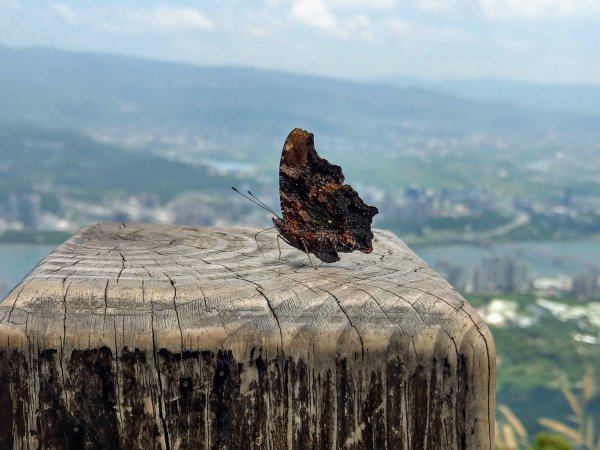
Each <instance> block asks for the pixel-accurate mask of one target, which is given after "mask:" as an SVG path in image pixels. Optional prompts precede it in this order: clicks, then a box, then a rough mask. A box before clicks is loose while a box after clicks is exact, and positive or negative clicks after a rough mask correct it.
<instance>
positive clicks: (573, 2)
mask: <svg viewBox="0 0 600 450" xmlns="http://www.w3.org/2000/svg"><path fill="white" fill-rule="evenodd" d="M481 9H482V12H483V14H484V15H485V16H486V17H489V18H492V19H503V18H511V17H522V18H528V19H539V18H547V17H572V16H587V15H596V14H599V13H600V2H598V1H597V0H527V1H524V0H481Z"/></svg>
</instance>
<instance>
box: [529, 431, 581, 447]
mask: <svg viewBox="0 0 600 450" xmlns="http://www.w3.org/2000/svg"><path fill="white" fill-rule="evenodd" d="M529 449H530V450H573V447H572V446H571V445H569V443H568V442H567V441H566V440H565V438H563V437H562V436H557V435H555V434H548V433H539V434H538V435H537V436H536V438H535V441H534V442H533V445H532V446H531V447H529Z"/></svg>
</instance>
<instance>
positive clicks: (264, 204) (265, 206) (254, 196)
mask: <svg viewBox="0 0 600 450" xmlns="http://www.w3.org/2000/svg"><path fill="white" fill-rule="evenodd" d="M248 194H250V196H251V197H252V198H253V199H255V200H256V201H257V202H259V203H260V204H261V205H263V207H264V208H266V209H267V210H268V211H271V214H273V215H274V216H275V217H278V218H280V219H281V217H279V214H277V213H276V212H275V211H273V208H271V207H270V206H269V205H267V204H266V203H265V202H263V201H262V200H261V199H260V198H258V197H257V196H256V195H254V194H253V193H252V192H250V191H248Z"/></svg>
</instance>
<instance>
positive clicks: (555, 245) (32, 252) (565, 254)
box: [0, 239, 600, 297]
mask: <svg viewBox="0 0 600 450" xmlns="http://www.w3.org/2000/svg"><path fill="white" fill-rule="evenodd" d="M53 248H54V246H51V245H23V244H5V245H0V297H4V295H5V294H6V293H7V292H8V290H10V289H12V287H13V286H15V285H16V284H17V283H18V282H19V281H21V280H22V279H23V277H25V276H26V275H27V274H28V273H29V271H31V269H33V268H34V267H35V265H36V264H37V263H38V262H39V261H40V260H41V259H43V258H44V257H45V256H46V255H47V254H48V253H50V251H52V250H53ZM413 250H414V251H415V252H416V253H417V254H418V255H419V256H420V257H421V258H423V259H424V260H425V261H427V263H428V264H430V265H431V266H435V264H436V263H437V262H438V261H441V260H446V261H449V262H451V263H453V264H456V265H461V266H463V267H465V268H466V269H470V268H473V267H475V266H476V265H478V264H479V263H480V262H481V260H482V259H483V258H484V257H488V256H492V255H513V256H516V257H517V258H519V259H521V261H523V262H524V263H525V264H527V266H528V271H529V274H530V276H541V275H559V274H565V275H575V274H578V273H585V272H587V271H589V270H590V269H593V268H600V239H585V240H576V241H540V242H502V243H498V244H493V245H490V246H476V245H472V244H449V245H433V246H414V247H413Z"/></svg>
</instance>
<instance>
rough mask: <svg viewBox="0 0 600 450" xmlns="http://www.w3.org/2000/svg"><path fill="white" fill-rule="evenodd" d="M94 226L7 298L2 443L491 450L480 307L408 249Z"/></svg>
mask: <svg viewBox="0 0 600 450" xmlns="http://www.w3.org/2000/svg"><path fill="white" fill-rule="evenodd" d="M255 232H256V230H254V229H248V228H185V227H175V226H155V225H152V226H150V225H127V226H123V225H117V224H102V225H94V226H91V227H88V228H86V229H85V230H84V231H83V232H81V233H80V234H79V235H77V236H76V237H74V238H73V239H71V240H70V241H68V242H67V243H65V244H63V245H62V246H60V247H59V248H58V249H56V250H55V251H54V252H52V253H51V254H50V255H49V256H48V257H47V258H46V259H45V260H44V261H43V262H42V263H41V264H40V265H39V266H38V267H37V268H36V269H35V270H34V271H33V272H32V273H31V274H29V275H28V276H27V278H25V280H24V281H23V282H22V283H21V284H20V285H19V286H17V287H16V288H15V289H14V290H13V291H12V292H11V293H10V294H9V295H8V297H7V298H6V299H5V301H4V302H3V303H2V304H0V405H1V406H0V449H11V448H13V449H38V448H43V449H66V448H69V449H84V448H85V449H120V448H122V449H134V448H137V449H209V448H211V449H212V448H223V449H236V450H237V449H338V448H347V449H404V450H419V449H424V450H432V449H443V450H449V449H474V450H485V449H491V448H492V440H493V424H494V402H495V355H494V345H493V341H492V338H491V335H490V333H489V330H488V329H487V328H486V326H485V325H484V324H483V323H482V322H481V319H480V318H479V317H478V315H477V314H476V312H475V311H474V310H473V309H472V308H471V307H470V306H469V305H468V304H467V303H466V302H465V300H464V299H463V298H462V297H461V296H460V295H459V294H458V293H456V291H455V290H454V289H453V288H452V287H451V286H449V285H448V284H447V283H446V282H445V281H444V280H443V279H442V278H441V277H440V276H439V275H437V274H436V273H435V272H434V271H432V270H431V269H430V268H428V267H427V266H426V264H425V263H424V262H423V261H422V260H421V259H419V258H418V257H417V256H415V254H414V253H412V252H411V251H410V250H409V249H408V248H407V247H406V246H405V245H404V244H403V243H402V242H401V241H400V240H399V239H398V238H396V237H395V236H393V235H392V234H391V233H389V232H384V231H379V232H376V237H375V240H374V252H373V253H372V254H370V255H364V254H360V253H359V254H349V255H346V254H345V255H342V260H341V261H340V262H339V263H336V264H331V265H327V264H322V265H320V266H319V268H318V270H314V269H313V268H311V267H310V265H309V264H308V260H307V258H306V255H305V254H303V253H301V252H299V251H297V250H295V249H291V248H289V247H285V248H283V249H282V250H283V260H282V263H281V265H279V266H277V265H276V261H277V244H276V240H275V235H274V234H269V233H268V232H267V233H263V234H261V235H259V242H260V244H261V247H262V249H263V251H264V252H265V256H266V259H265V258H263V257H262V256H261V254H260V252H259V251H258V249H257V247H256V244H255V242H254V238H253V235H254V233H255Z"/></svg>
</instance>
